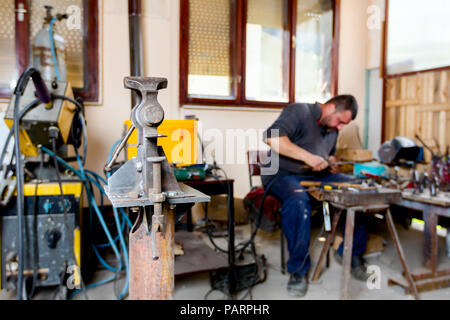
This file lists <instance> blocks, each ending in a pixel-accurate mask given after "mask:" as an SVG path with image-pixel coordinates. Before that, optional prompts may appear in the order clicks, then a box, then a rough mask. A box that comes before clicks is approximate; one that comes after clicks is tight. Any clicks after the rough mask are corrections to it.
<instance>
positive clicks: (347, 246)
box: [312, 202, 419, 300]
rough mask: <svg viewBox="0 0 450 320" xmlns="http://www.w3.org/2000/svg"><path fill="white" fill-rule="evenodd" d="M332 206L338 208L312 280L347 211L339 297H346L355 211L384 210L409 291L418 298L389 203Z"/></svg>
mask: <svg viewBox="0 0 450 320" xmlns="http://www.w3.org/2000/svg"><path fill="white" fill-rule="evenodd" d="M330 204H331V205H332V206H333V207H336V208H337V209H339V210H338V211H337V212H335V214H334V217H333V222H332V228H331V231H330V232H329V233H328V236H327V239H326V241H325V244H324V246H323V248H322V251H321V253H320V256H319V260H318V262H317V265H316V267H315V269H314V273H313V277H312V281H313V282H314V281H317V280H318V279H319V277H320V273H321V271H322V264H323V260H324V258H325V255H326V253H327V252H328V250H329V248H330V244H331V242H332V241H333V239H334V235H335V232H336V227H337V225H338V222H339V218H340V216H341V213H342V211H343V210H345V211H347V220H346V225H345V236H344V255H343V260H342V278H341V299H343V300H346V299H348V288H349V283H350V267H351V259H352V248H353V229H354V223H355V212H357V211H363V212H366V211H376V212H381V211H384V212H385V217H386V223H387V226H388V229H389V233H390V234H391V237H392V240H393V241H394V244H395V249H396V250H397V254H398V257H399V258H400V262H401V264H402V267H403V271H404V274H405V275H406V279H407V280H408V283H409V286H410V288H411V291H412V292H413V294H414V298H415V299H419V294H418V292H417V288H416V285H415V283H414V281H413V278H412V276H411V273H410V272H409V268H408V265H407V264H406V260H405V254H404V252H403V248H402V246H401V244H400V240H399V238H398V234H397V230H396V229H395V225H394V221H393V219H392V215H391V211H390V209H389V207H390V205H389V204H383V205H378V204H376V205H364V206H344V205H341V204H337V203H333V202H330Z"/></svg>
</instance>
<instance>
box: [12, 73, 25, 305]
mask: <svg viewBox="0 0 450 320" xmlns="http://www.w3.org/2000/svg"><path fill="white" fill-rule="evenodd" d="M21 78H22V77H21ZM20 98H21V95H19V94H16V100H15V102H14V125H13V128H14V149H15V153H16V182H17V188H16V190H17V191H16V192H17V198H16V203H17V218H18V219H17V220H18V221H17V222H18V223H17V226H18V238H19V239H18V250H19V270H18V277H17V282H18V284H17V300H22V298H23V269H24V261H23V260H24V248H23V236H24V229H23V228H24V226H23V225H24V191H23V185H24V177H23V170H22V166H21V165H22V163H21V160H20V155H21V153H20V136H19V121H18V116H19V103H20Z"/></svg>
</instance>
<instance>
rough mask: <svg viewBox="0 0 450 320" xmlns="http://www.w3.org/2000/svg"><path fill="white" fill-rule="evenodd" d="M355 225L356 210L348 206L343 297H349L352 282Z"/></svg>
mask: <svg viewBox="0 0 450 320" xmlns="http://www.w3.org/2000/svg"><path fill="white" fill-rule="evenodd" d="M354 227H355V211H354V210H353V209H352V208H347V221H346V224H345V235H344V256H343V259H342V278H341V299H342V300H347V299H348V288H349V284H350V268H351V264H352V249H353V229H354Z"/></svg>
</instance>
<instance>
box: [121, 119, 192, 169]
mask: <svg viewBox="0 0 450 320" xmlns="http://www.w3.org/2000/svg"><path fill="white" fill-rule="evenodd" d="M125 125H126V128H127V130H128V129H129V128H130V126H131V121H130V120H127V121H125ZM158 134H161V135H166V136H167V137H164V138H159V139H158V146H162V148H163V150H164V153H165V154H166V157H167V160H168V161H169V163H173V164H176V165H177V166H188V165H192V164H195V163H196V161H197V157H198V148H197V141H198V140H197V120H164V121H163V122H162V123H161V125H160V126H159V127H158ZM136 146H137V132H136V130H135V131H134V132H133V133H132V134H131V136H130V138H129V139H128V144H127V158H128V159H131V158H132V157H135V156H136V154H137V150H136Z"/></svg>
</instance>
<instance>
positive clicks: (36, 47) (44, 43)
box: [32, 6, 67, 81]
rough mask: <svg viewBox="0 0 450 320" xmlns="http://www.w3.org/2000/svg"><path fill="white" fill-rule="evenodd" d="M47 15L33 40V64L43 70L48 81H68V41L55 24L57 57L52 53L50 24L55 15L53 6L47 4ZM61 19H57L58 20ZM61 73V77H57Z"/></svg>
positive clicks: (54, 42)
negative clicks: (58, 31) (56, 28)
mask: <svg viewBox="0 0 450 320" xmlns="http://www.w3.org/2000/svg"><path fill="white" fill-rule="evenodd" d="M45 8H46V9H47V15H46V17H45V18H44V23H43V24H42V28H41V30H39V32H38V33H37V34H36V37H35V38H34V40H33V46H32V47H33V66H34V67H35V68H36V69H38V70H39V71H40V72H41V76H42V78H43V79H44V80H48V81H54V80H57V81H67V67H66V42H65V40H64V38H63V37H62V36H61V35H59V34H57V33H56V32H55V28H54V25H53V30H52V34H53V37H52V40H53V44H54V51H55V58H56V64H57V66H56V68H55V62H54V60H55V58H54V57H53V55H52V46H51V45H52V44H51V42H50V25H51V23H53V24H54V23H55V21H53V22H52V19H53V16H52V14H51V9H52V7H51V6H45ZM58 20H61V19H56V21H58ZM57 72H58V74H59V79H58V77H57Z"/></svg>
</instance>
